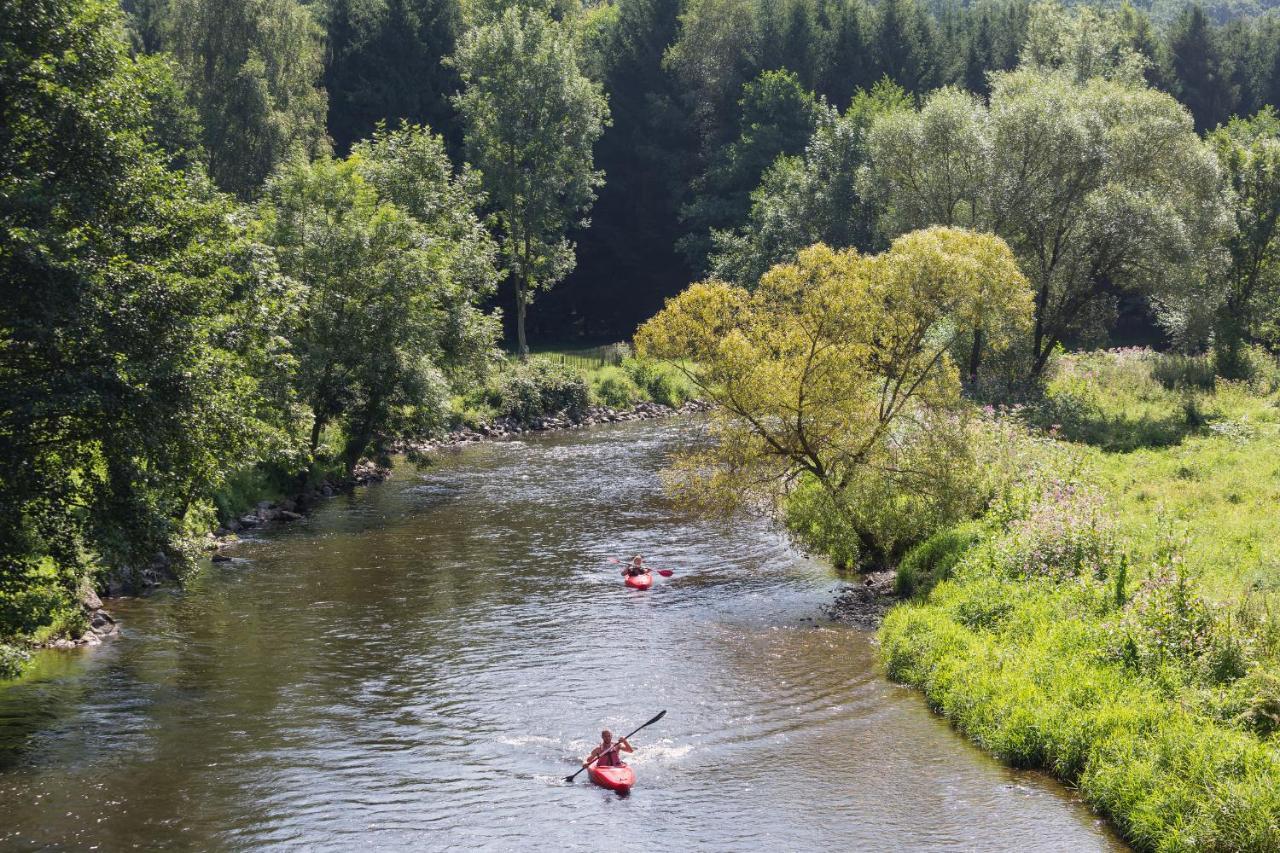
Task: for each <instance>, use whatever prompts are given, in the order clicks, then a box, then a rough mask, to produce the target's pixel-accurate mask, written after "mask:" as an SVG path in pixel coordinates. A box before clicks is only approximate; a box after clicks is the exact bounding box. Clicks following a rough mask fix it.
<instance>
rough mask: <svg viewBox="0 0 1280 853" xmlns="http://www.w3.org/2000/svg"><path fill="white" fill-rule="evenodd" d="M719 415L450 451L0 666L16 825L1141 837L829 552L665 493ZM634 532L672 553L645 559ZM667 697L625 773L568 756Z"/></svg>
mask: <svg viewBox="0 0 1280 853" xmlns="http://www.w3.org/2000/svg"><path fill="white" fill-rule="evenodd" d="M702 440H703V425H702V419H701V418H700V417H699V418H678V417H677V418H665V419H652V420H643V421H636V422H631V423H623V424H615V425H607V426H599V427H592V428H587V429H579V430H555V431H547V432H543V433H538V434H535V435H528V434H526V435H524V436H521V437H520V438H519V439H517V440H514V441H511V440H506V441H490V442H482V443H477V444H474V445H472V446H469V447H468V448H466V449H465V450H464V451H459V452H452V451H443V452H440V453H439V454H438V458H437V462H436V464H434V465H433V466H431V467H428V468H425V469H422V470H415V469H414V468H413V467H412V466H410V465H407V464H406V465H405V466H403V467H398V468H397V471H396V473H395V475H394V476H393V477H392V478H391V479H390V480H388V481H386V482H385V483H382V484H380V485H377V486H375V487H372V488H365V489H357V490H356V492H355V494H353V495H352V496H350V497H343V498H340V499H337V500H330V501H322V502H321V503H320V504H319V506H318V507H317V508H316V509H315V510H314V511H313V512H312V513H311V514H310V515H309V516H308V518H307V519H306V520H305V521H302V522H284V523H281V524H280V525H279V526H278V527H275V528H274V529H272V528H266V529H260V531H261V532H259V533H256V534H255V535H253V536H248V535H246V536H244V538H243V540H242V541H241V543H240V544H239V545H238V546H237V547H236V550H235V552H234V553H235V557H236V560H235V562H232V563H224V564H219V565H217V566H211V567H208V568H206V569H204V570H202V571H201V572H199V573H198V574H196V575H194V576H192V577H191V578H189V579H188V582H187V584H186V585H185V586H184V587H183V589H182V590H181V591H176V590H161V591H159V592H158V594H154V595H151V596H148V597H146V598H142V599H132V600H122V601H117V602H115V603H114V605H115V606H117V607H118V608H119V609H118V613H119V617H120V620H121V621H122V622H123V623H124V624H125V626H126V630H125V637H126V639H123V640H122V641H120V642H116V643H112V644H110V646H109V647H108V648H107V649H106V650H104V651H103V652H102V653H97V654H58V653H51V652H45V653H42V654H41V655H40V656H39V657H38V658H37V660H36V662H35V665H34V666H33V667H32V673H31V675H32V677H31V678H30V679H28V680H27V681H25V682H20V683H18V684H15V685H10V686H7V687H6V688H5V689H4V690H0V813H2V814H3V815H4V816H5V819H4V820H3V821H0V848H3V849H8V848H10V847H14V848H17V849H21V850H25V849H59V850H60V849H69V848H70V849H78V848H82V847H85V846H87V845H90V844H101V846H102V847H103V849H108V848H110V849H129V848H131V847H135V846H136V847H138V848H140V849H169V848H175V849H199V850H224V849H228V848H234V849H262V848H271V847H278V846H281V845H287V846H289V847H293V848H298V849H313V848H314V849H324V848H331V847H333V846H335V845H345V846H353V845H362V846H365V847H370V848H375V849H391V850H397V849H406V848H413V847H415V846H416V847H426V848H430V849H452V848H460V849H473V848H476V847H482V848H483V847H485V846H486V845H494V844H500V845H501V846H503V847H505V848H509V849H530V850H537V849H549V848H550V849H556V850H566V851H571V850H583V851H588V850H591V849H593V844H595V847H596V848H598V846H599V845H598V843H597V842H598V838H594V837H593V836H592V835H591V833H584V832H583V827H584V826H596V825H604V824H608V825H610V826H611V827H613V831H614V832H616V833H617V834H619V835H620V836H621V837H625V838H626V839H627V844H628V847H629V849H630V850H631V851H634V853H663V851H669V850H673V849H675V850H679V849H698V850H702V849H707V848H711V849H712V850H714V851H731V850H732V851H736V850H754V849H762V848H763V849H789V850H822V849H842V850H857V849H861V850H894V851H903V853H929V852H930V851H936V850H941V849H958V848H963V849H976V848H983V849H992V850H1019V851H1026V853H1058V851H1063V850H1071V851H1080V853H1119V851H1121V850H1122V849H1123V848H1122V846H1121V845H1119V844H1118V843H1115V842H1114V841H1113V839H1112V838H1111V834H1110V833H1109V832H1108V830H1107V829H1106V827H1105V826H1104V825H1102V824H1101V823H1100V822H1099V821H1098V820H1096V818H1095V817H1094V816H1093V815H1092V814H1091V813H1090V812H1089V810H1088V809H1087V808H1086V807H1085V806H1084V805H1083V804H1081V803H1080V802H1079V801H1078V798H1076V797H1075V796H1074V795H1073V793H1072V792H1071V791H1069V790H1066V789H1064V788H1063V787H1062V786H1061V785H1058V784H1057V783H1055V782H1053V781H1052V780H1049V779H1047V778H1046V777H1044V776H1043V775H1042V774H1038V773H1021V772H1018V771H1014V770H1009V769H1008V768H1005V767H1003V766H1001V765H1000V764H999V763H998V762H995V761H993V760H991V759H990V758H989V757H988V756H986V755H984V754H982V753H981V752H980V751H979V750H977V749H975V748H973V747H972V746H971V745H970V744H969V743H968V742H966V741H965V739H964V738H962V737H959V736H957V735H956V733H955V732H953V731H951V730H950V728H949V727H948V726H947V725H946V724H945V723H944V722H943V721H941V720H939V719H938V718H937V717H936V716H934V715H932V714H930V713H929V712H928V710H927V709H926V708H925V707H924V705H923V703H922V702H920V701H919V698H918V697H917V696H916V695H915V694H914V693H913V692H912V691H908V690H904V689H901V688H895V687H892V686H890V685H888V684H886V682H885V680H884V678H883V676H882V673H881V670H880V668H879V665H878V662H877V658H876V647H875V645H874V643H873V642H872V636H871V635H870V634H869V633H868V632H867V631H865V630H862V629H861V628H857V627H853V626H849V625H845V624H841V623H834V622H830V621H828V620H826V619H823V618H822V616H821V609H822V607H823V606H824V605H826V604H828V603H829V602H830V601H831V597H832V594H831V590H832V587H833V585H834V584H833V581H832V576H831V573H830V569H829V567H828V566H827V564H826V561H824V560H820V559H808V558H806V557H805V556H804V555H803V554H802V553H800V552H799V551H798V550H797V549H795V548H794V547H792V546H790V545H789V544H788V543H787V542H786V540H785V539H784V538H783V537H781V536H779V535H778V532H777V530H776V528H774V527H773V526H772V525H770V524H769V523H768V522H767V521H766V520H764V519H759V518H756V517H752V516H749V515H743V516H739V517H736V518H733V519H728V520H726V519H722V518H708V517H705V516H704V515H703V514H701V513H699V512H697V511H693V510H689V509H687V508H684V507H682V506H680V505H679V504H677V503H675V502H673V501H671V500H670V497H669V495H668V494H667V493H666V492H665V491H664V489H663V482H662V479H661V477H660V476H659V471H660V470H661V469H662V468H663V466H665V465H667V464H668V462H669V460H670V459H671V457H672V454H673V453H675V452H676V451H678V450H679V449H680V448H683V447H687V446H689V445H691V444H696V443H698V442H701V441H702ZM619 552H622V553H642V554H645V555H648V556H651V558H652V560H653V562H654V565H657V566H663V567H666V568H672V569H675V570H676V574H675V575H674V576H673V577H671V578H662V579H660V580H658V581H657V582H656V583H655V584H654V588H653V589H652V590H650V591H648V592H636V591H632V590H628V589H626V588H625V587H624V586H623V585H622V583H621V582H620V578H619V576H618V572H617V567H616V566H614V565H613V564H611V563H610V562H609V561H608V559H607V558H608V557H609V556H617V555H618V554H619ZM620 648H625V653H622V654H620V653H619V649H620ZM602 672H607V673H609V674H610V675H609V678H610V679H611V680H612V681H613V682H615V683H616V684H617V685H624V686H625V688H620V689H616V690H609V689H601V675H600V674H601V673H602ZM663 709H666V710H667V715H666V717H665V718H664V719H663V720H662V722H661V724H660V725H657V726H653V727H650V728H649V729H646V730H645V731H643V732H641V733H640V735H638V736H637V737H636V739H635V741H634V743H635V746H636V753H635V755H634V756H630V757H629V760H631V761H634V767H635V770H636V774H637V777H638V781H637V783H636V787H635V789H634V790H633V791H632V792H631V794H630V796H629V797H627V798H619V797H617V796H616V795H613V794H611V793H609V792H607V791H603V790H601V789H599V788H596V787H595V786H593V785H590V784H589V783H587V782H585V781H584V780H583V779H582V777H579V779H578V781H577V782H576V783H575V784H565V783H564V781H563V779H564V776H565V775H567V774H569V773H572V772H573V770H574V769H576V765H575V764H574V763H573V762H574V758H575V757H577V756H581V755H583V754H585V752H586V751H588V750H590V748H591V746H592V743H591V739H592V738H593V737H594V736H596V735H597V734H598V732H599V731H600V729H601V728H602V727H608V728H610V729H612V730H613V731H615V732H617V731H622V732H626V731H630V730H631V728H634V727H635V726H636V725H639V723H640V722H642V721H644V720H646V719H649V718H650V717H652V716H653V715H654V714H656V713H657V712H658V711H660V710H663ZM713 766H714V772H712V767H713ZM818 766H821V768H822V775H823V780H824V784H821V785H815V784H814V768H815V767H818ZM868 780H875V784H869V782H868ZM886 791H892V792H893V793H894V795H893V796H891V797H887V796H885V792H886ZM193 803H198V804H199V808H193V806H192V804H193ZM902 803H910V804H912V805H911V808H910V809H905V810H904V809H903V808H902ZM850 816H856V820H853V819H850ZM495 839H497V841H496V842H495ZM708 839H712V841H711V842H710V843H708Z"/></svg>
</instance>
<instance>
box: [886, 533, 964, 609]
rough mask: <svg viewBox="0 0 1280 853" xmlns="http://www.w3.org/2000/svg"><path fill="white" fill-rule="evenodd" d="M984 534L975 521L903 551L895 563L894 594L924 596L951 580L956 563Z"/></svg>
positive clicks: (935, 535) (931, 537)
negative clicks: (900, 557) (904, 552)
mask: <svg viewBox="0 0 1280 853" xmlns="http://www.w3.org/2000/svg"><path fill="white" fill-rule="evenodd" d="M986 532H987V529H986V527H985V526H984V525H982V524H981V523H979V522H972V521H971V522H966V523H964V524H959V525H956V526H955V527H948V528H946V529H945V530H940V531H938V532H937V533H935V534H933V535H932V536H930V537H929V538H928V539H926V540H924V541H923V542H921V543H920V544H919V545H917V546H915V547H914V548H912V549H911V550H910V551H908V552H907V554H906V556H905V557H903V558H902V562H901V563H899V564H898V573H897V576H896V577H895V578H894V591H895V592H897V594H898V595H900V596H904V597H905V596H910V595H925V594H928V592H929V591H930V590H932V589H933V588H934V587H935V586H936V585H937V584H938V583H939V582H940V581H944V580H947V579H948V578H950V577H951V572H952V570H953V569H954V568H955V566H956V564H957V563H958V562H960V558H961V557H963V556H964V555H965V554H966V553H967V552H968V551H969V549H970V548H972V547H973V545H974V544H975V543H976V542H978V540H979V539H981V538H982V536H983V535H984V534H985V533H986Z"/></svg>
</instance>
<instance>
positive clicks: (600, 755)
mask: <svg viewBox="0 0 1280 853" xmlns="http://www.w3.org/2000/svg"><path fill="white" fill-rule="evenodd" d="M619 752H635V750H634V749H633V748H632V747H631V744H630V743H628V742H627V739H626V738H622V739H621V740H619V741H618V742H617V743H614V742H613V732H611V731H609V730H608V729H605V730H604V731H602V732H600V745H599V746H597V747H596V748H595V749H593V750H591V754H590V755H588V756H587V760H586V761H584V762H583V763H582V766H583V767H586V766H588V765H590V764H591V762H593V761H594V762H595V763H596V766H597V767H618V766H621V764H622V759H621V758H620V757H619V756H618V753H619Z"/></svg>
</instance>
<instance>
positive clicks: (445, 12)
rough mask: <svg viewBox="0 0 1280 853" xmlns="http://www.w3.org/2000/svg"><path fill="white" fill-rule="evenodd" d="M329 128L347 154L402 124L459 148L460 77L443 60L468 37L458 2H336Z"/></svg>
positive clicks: (330, 43) (329, 27) (331, 10)
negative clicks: (455, 97) (384, 125)
mask: <svg viewBox="0 0 1280 853" xmlns="http://www.w3.org/2000/svg"><path fill="white" fill-rule="evenodd" d="M322 8H323V9H324V13H323V18H324V26H325V31H326V35H327V38H326V40H325V42H326V44H325V47H326V50H327V52H328V56H329V59H328V62H326V63H325V68H324V88H325V91H326V92H328V94H329V111H328V120H327V127H328V130H329V135H330V136H331V137H333V142H334V145H335V146H336V147H337V149H338V150H339V151H340V152H345V151H348V150H350V148H351V146H352V145H353V144H354V143H355V142H357V141H358V140H360V139H363V138H365V137H367V136H370V135H372V134H373V132H374V131H375V130H376V129H377V127H378V123H379V122H382V121H387V122H390V123H393V124H394V123H395V122H396V121H397V120H399V121H403V122H404V123H406V124H421V125H427V126H428V127H432V128H435V129H436V131H437V132H439V133H441V134H442V135H444V136H445V137H446V138H447V139H449V140H450V141H451V142H452V141H455V139H456V133H455V131H457V130H458V128H457V127H456V126H455V124H456V123H455V118H454V114H453V107H452V106H451V104H450V103H449V97H450V96H451V95H452V94H453V92H454V91H455V90H456V89H457V87H458V76H457V72H456V71H455V70H454V69H453V68H451V67H450V66H448V65H445V64H444V63H442V62H441V61H440V60H441V59H442V58H443V57H446V56H448V55H450V54H451V53H453V51H454V46H455V43H456V41H457V38H458V36H459V35H460V34H461V32H462V28H463V20H462V5H461V3H459V2H458V0H329V2H328V3H326V4H324V5H323V7H322Z"/></svg>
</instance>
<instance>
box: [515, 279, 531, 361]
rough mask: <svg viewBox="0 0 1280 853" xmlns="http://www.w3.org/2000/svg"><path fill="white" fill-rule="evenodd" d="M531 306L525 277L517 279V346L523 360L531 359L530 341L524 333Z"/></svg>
mask: <svg viewBox="0 0 1280 853" xmlns="http://www.w3.org/2000/svg"><path fill="white" fill-rule="evenodd" d="M528 307H529V297H528V291H527V290H526V282H525V280H524V277H523V276H521V277H520V278H518V279H516V346H517V351H518V352H519V353H520V360H521V361H528V360H529V342H528V340H526V339H525V335H524V317H525V313H526V311H527V310H528Z"/></svg>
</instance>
